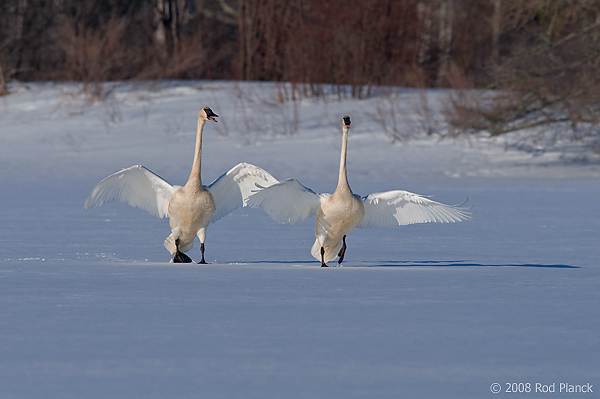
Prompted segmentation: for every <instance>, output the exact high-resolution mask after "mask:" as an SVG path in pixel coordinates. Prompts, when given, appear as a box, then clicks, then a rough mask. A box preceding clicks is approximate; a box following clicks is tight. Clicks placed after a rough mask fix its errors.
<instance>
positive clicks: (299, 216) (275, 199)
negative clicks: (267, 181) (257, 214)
mask: <svg viewBox="0 0 600 399" xmlns="http://www.w3.org/2000/svg"><path fill="white" fill-rule="evenodd" d="M258 188H259V189H261V190H260V191H257V192H255V193H254V194H253V195H251V196H250V197H249V198H248V205H250V206H251V207H253V208H261V209H262V210H264V211H265V212H266V213H268V214H269V216H271V217H272V218H273V219H275V220H276V221H278V222H279V223H289V224H296V223H298V222H303V221H305V220H306V219H307V218H309V217H310V216H314V215H316V214H317V212H318V211H319V208H320V207H321V203H322V202H323V201H324V200H326V199H327V198H329V197H330V196H331V194H317V193H315V192H314V191H312V190H311V189H310V188H307V187H305V186H303V185H302V184H301V183H300V182H299V181H298V180H295V179H288V180H284V181H282V182H280V183H277V184H273V185H272V186H270V187H266V188H264V187H261V186H260V185H259V186H258Z"/></svg>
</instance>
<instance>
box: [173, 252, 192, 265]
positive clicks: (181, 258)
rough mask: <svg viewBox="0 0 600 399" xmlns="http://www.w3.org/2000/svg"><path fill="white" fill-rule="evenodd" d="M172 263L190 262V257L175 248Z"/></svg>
mask: <svg viewBox="0 0 600 399" xmlns="http://www.w3.org/2000/svg"><path fill="white" fill-rule="evenodd" d="M173 263H192V259H190V257H189V256H187V255H186V254H184V253H183V252H181V251H180V250H177V252H175V256H174V257H173Z"/></svg>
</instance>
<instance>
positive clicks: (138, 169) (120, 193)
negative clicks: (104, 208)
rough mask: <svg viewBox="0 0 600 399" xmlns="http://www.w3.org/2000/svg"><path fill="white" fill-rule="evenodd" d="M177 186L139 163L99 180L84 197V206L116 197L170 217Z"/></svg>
mask: <svg viewBox="0 0 600 399" xmlns="http://www.w3.org/2000/svg"><path fill="white" fill-rule="evenodd" d="M179 188H180V186H172V185H171V184H169V182H167V181H166V180H165V179H163V178H162V177H160V176H158V175H156V174H154V173H153V172H151V171H150V170H148V169H146V168H145V167H143V166H142V165H135V166H132V167H129V168H127V169H123V170H121V171H119V172H117V173H114V174H112V175H110V176H108V177H107V178H106V179H104V180H102V181H101V182H100V183H98V184H97V185H96V187H94V189H93V190H92V192H91V193H90V195H88V197H87V199H86V200H85V208H86V209H87V208H91V207H94V206H100V205H103V204H106V203H108V202H111V201H114V200H118V201H121V202H124V203H126V204H129V205H131V206H133V207H137V208H140V209H143V210H145V211H147V212H148V213H150V214H151V215H154V216H156V217H159V218H164V217H165V216H169V215H168V213H169V212H168V208H169V201H170V200H171V197H172V196H173V193H174V192H175V191H177V190H178V189H179Z"/></svg>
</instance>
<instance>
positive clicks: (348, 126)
mask: <svg viewBox="0 0 600 399" xmlns="http://www.w3.org/2000/svg"><path fill="white" fill-rule="evenodd" d="M342 120H343V122H344V126H346V129H350V117H349V116H347V115H346V116H344V117H343V118H342Z"/></svg>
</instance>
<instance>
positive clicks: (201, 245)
mask: <svg viewBox="0 0 600 399" xmlns="http://www.w3.org/2000/svg"><path fill="white" fill-rule="evenodd" d="M200 252H201V253H202V259H201V260H200V262H198V264H202V265H206V264H207V263H206V261H205V260H204V243H203V242H201V243H200Z"/></svg>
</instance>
